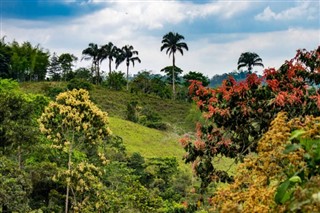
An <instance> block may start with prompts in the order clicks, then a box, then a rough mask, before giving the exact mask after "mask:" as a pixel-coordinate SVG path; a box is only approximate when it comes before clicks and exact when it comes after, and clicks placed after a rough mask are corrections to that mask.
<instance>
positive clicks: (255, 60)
mask: <svg viewBox="0 0 320 213" xmlns="http://www.w3.org/2000/svg"><path fill="white" fill-rule="evenodd" d="M253 66H261V67H264V66H263V63H262V59H261V58H260V56H259V55H258V54H257V53H254V52H245V53H242V54H241V55H240V58H239V60H238V69H240V68H241V67H248V71H249V73H251V71H252V67H253Z"/></svg>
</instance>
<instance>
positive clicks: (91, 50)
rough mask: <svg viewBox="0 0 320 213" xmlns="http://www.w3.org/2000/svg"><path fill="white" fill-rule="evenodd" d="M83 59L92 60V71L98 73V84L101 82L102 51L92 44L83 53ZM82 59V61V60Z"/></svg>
mask: <svg viewBox="0 0 320 213" xmlns="http://www.w3.org/2000/svg"><path fill="white" fill-rule="evenodd" d="M82 55H83V57H82V59H84V60H92V71H93V72H96V84H98V83H99V81H100V67H99V63H100V58H101V49H100V48H99V47H98V45H97V44H94V43H90V44H89V47H87V48H86V49H84V50H83V51H82ZM82 59H81V60H82Z"/></svg>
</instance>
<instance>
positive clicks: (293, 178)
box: [210, 112, 320, 212]
mask: <svg viewBox="0 0 320 213" xmlns="http://www.w3.org/2000/svg"><path fill="white" fill-rule="evenodd" d="M319 118H320V117H313V116H306V117H302V118H296V119H293V120H291V121H289V122H288V118H287V115H286V113H284V112H280V113H279V114H278V115H277V117H276V118H275V119H274V120H273V121H272V123H271V126H270V128H269V130H268V131H267V132H266V133H265V134H264V135H263V137H262V138H261V140H260V141H259V143H258V147H257V152H258V153H257V155H254V154H251V155H249V156H247V157H246V158H245V159H244V163H242V164H239V165H238V172H237V175H236V177H235V181H234V183H232V184H230V185H228V186H227V187H225V188H220V189H219V190H217V191H216V192H215V193H214V195H213V197H212V198H211V200H210V202H211V205H212V209H211V210H212V211H217V212H238V211H239V212H319V211H320V199H319V193H320V191H319V186H320V185H319V184H320V182H319V180H320V167H319V163H320V143H319Z"/></svg>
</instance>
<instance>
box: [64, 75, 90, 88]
mask: <svg viewBox="0 0 320 213" xmlns="http://www.w3.org/2000/svg"><path fill="white" fill-rule="evenodd" d="M67 87H68V89H69V90H73V89H85V90H88V91H90V90H91V89H92V84H90V83H89V82H88V81H86V80H83V79H77V78H74V79H72V80H71V81H70V82H69V83H68V85H67Z"/></svg>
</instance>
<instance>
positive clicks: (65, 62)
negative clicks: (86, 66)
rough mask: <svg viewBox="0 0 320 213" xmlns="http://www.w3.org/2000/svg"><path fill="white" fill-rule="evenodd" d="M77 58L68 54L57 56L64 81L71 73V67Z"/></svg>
mask: <svg viewBox="0 0 320 213" xmlns="http://www.w3.org/2000/svg"><path fill="white" fill-rule="evenodd" d="M77 60H78V58H77V57H76V56H74V55H73V54H70V53H63V54H61V55H60V56H59V59H58V61H59V63H60V66H61V69H62V72H63V75H64V78H65V79H66V78H67V76H68V75H69V73H70V72H72V67H73V66H74V64H73V63H74V62H76V61H77Z"/></svg>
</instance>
